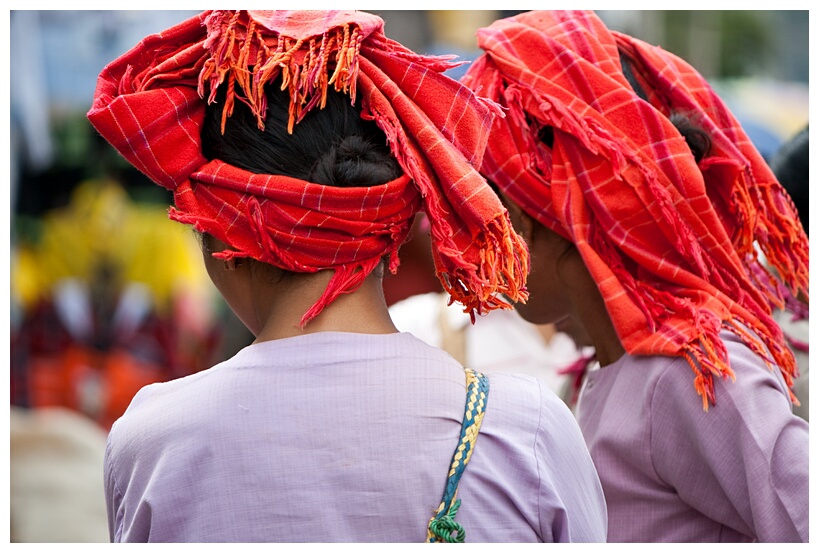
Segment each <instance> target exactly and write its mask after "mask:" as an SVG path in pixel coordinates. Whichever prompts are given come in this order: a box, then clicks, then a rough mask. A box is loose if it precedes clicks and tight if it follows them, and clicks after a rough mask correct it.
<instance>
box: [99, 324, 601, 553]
mask: <svg viewBox="0 0 819 553" xmlns="http://www.w3.org/2000/svg"><path fill="white" fill-rule="evenodd" d="M489 382H490V389H489V390H490V391H489V396H488V400H487V409H486V414H485V416H484V419H483V424H482V426H481V432H480V434H479V435H478V439H477V442H476V444H475V450H474V453H473V455H472V457H471V460H470V462H469V465H468V466H467V469H466V471H465V473H464V475H463V477H462V478H461V482H460V487H459V490H458V497H459V498H460V499H461V501H462V504H461V508H460V510H459V511H458V513H457V517H456V520H457V521H458V522H460V523H461V524H462V525H463V526H464V528H465V530H466V541H467V542H536V541H558V542H566V541H592V542H602V541H604V540H605V531H606V509H605V503H604V500H603V495H602V490H601V488H600V484H599V480H598V478H597V475H596V473H595V470H594V466H593V464H592V462H591V459H590V457H589V454H588V451H587V450H586V447H585V445H584V443H583V438H582V436H581V435H580V431H579V429H578V427H577V422H576V421H575V420H574V418H573V416H572V414H571V413H570V412H569V410H568V409H567V408H566V406H565V405H564V404H563V403H562V402H561V401H560V399H558V398H557V396H555V395H554V394H553V393H551V392H550V391H548V390H547V389H546V387H545V386H544V385H543V384H542V383H540V382H539V381H537V380H536V379H534V378H532V377H528V376H519V375H510V374H492V375H489ZM465 400H466V382H465V376H464V370H463V368H462V367H461V366H460V365H459V364H458V363H456V362H455V361H454V360H453V359H452V358H451V357H449V356H448V355H447V354H446V353H444V352H442V351H441V350H439V349H436V348H433V347H431V346H429V345H427V344H425V343H423V342H421V341H420V340H418V339H417V338H415V337H413V336H412V335H410V334H408V333H398V334H387V335H366V334H353V333H344V332H321V333H313V334H307V335H302V336H298V337H294V338H286V339H282V340H274V341H269V342H263V343H259V344H253V345H251V346H248V347H246V348H245V349H243V350H241V351H240V352H239V353H238V354H237V355H236V356H234V357H233V358H232V359H229V360H227V361H225V362H223V363H221V364H219V365H216V366H215V367H213V368H211V369H208V370H206V371H203V372H200V373H197V374H194V375H190V376H186V377H184V378H181V379H178V380H174V381H170V382H166V383H161V384H155V385H151V386H148V387H146V388H144V389H143V390H142V391H140V392H139V394H137V396H136V397H135V398H134V400H133V402H132V404H131V406H130V407H129V409H128V411H127V412H126V413H125V415H124V416H123V417H122V418H121V419H120V420H118V421H117V422H116V424H115V425H114V427H113V428H112V430H111V433H110V435H109V438H108V445H107V450H106V456H105V487H106V501H107V506H108V515H109V524H110V531H111V539H112V541H117V542H133V541H139V542H142V541H151V542H182V541H197V542H417V543H421V542H423V541H424V539H425V537H426V533H427V526H426V525H427V522H428V521H429V518H430V516H431V515H432V513H434V511H435V508H436V507H437V506H438V503H439V502H440V501H441V497H442V495H443V491H444V486H445V483H446V478H447V474H448V472H449V464H450V462H451V458H452V454H453V452H454V450H455V447H456V445H457V444H458V441H459V440H458V438H459V433H460V428H461V421H462V418H463V413H464V404H465Z"/></svg>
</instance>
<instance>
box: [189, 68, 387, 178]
mask: <svg viewBox="0 0 819 553" xmlns="http://www.w3.org/2000/svg"><path fill="white" fill-rule="evenodd" d="M280 83H281V81H280V80H278V81H277V82H271V83H268V85H267V88H266V91H265V94H266V96H267V114H266V119H265V128H264V131H261V130H259V128H258V126H257V124H256V117H255V116H254V115H253V113H252V112H251V110H250V108H249V107H248V106H247V105H246V104H245V103H244V102H242V101H240V100H239V99H238V98H237V99H236V102H235V103H234V110H233V114H232V115H231V116H230V117H228V118H227V121H226V123H225V132H224V135H223V134H222V132H221V121H222V109H223V106H224V103H225V102H224V100H225V87H224V86H222V87H220V89H219V90H218V91H217V98H216V102H215V103H213V104H209V105H208V106H207V109H206V112H205V122H204V124H203V126H202V133H201V136H202V152H203V154H204V155H205V157H206V158H207V159H209V160H212V159H220V160H222V161H224V162H225V163H229V164H230V165H233V166H235V167H239V168H241V169H244V170H246V171H250V172H252V173H259V174H270V175H285V176H288V177H294V178H298V179H302V180H306V181H309V182H314V183H317V184H325V185H330V186H339V187H350V186H373V185H377V184H383V183H386V182H389V181H391V180H394V179H395V178H397V177H399V176H400V175H401V173H402V170H401V167H400V166H399V165H398V162H397V161H396V160H395V158H394V157H393V156H392V154H391V153H390V150H389V148H388V146H387V140H386V136H385V134H384V132H383V131H382V130H381V129H380V128H378V126H377V125H376V124H375V123H374V122H373V121H367V120H364V119H362V118H361V113H360V107H359V106H358V105H353V104H352V103H351V101H350V97H349V96H347V95H346V94H344V93H342V92H336V91H335V90H333V89H332V88H330V89H328V90H327V103H326V106H325V107H324V109H319V108H318V107H316V108H314V109H313V110H312V111H311V112H310V113H308V114H307V115H306V116H305V117H304V119H303V120H302V121H300V122H299V123H298V124H296V125H295V126H294V128H293V134H288V132H287V122H288V117H289V107H290V97H289V95H288V93H287V91H282V90H280V86H279V85H280Z"/></svg>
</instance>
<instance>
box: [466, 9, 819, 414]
mask: <svg viewBox="0 0 819 553" xmlns="http://www.w3.org/2000/svg"><path fill="white" fill-rule="evenodd" d="M478 43H479V45H480V47H481V48H482V49H483V50H484V51H485V53H484V54H483V55H482V56H481V57H480V58H479V59H478V60H476V61H475V63H473V64H472V66H471V67H470V69H469V71H468V73H467V75H466V76H465V77H464V78H463V79H462V82H464V83H465V84H467V85H468V86H469V87H470V88H472V89H473V90H475V91H477V92H478V93H479V94H480V95H482V96H485V97H487V98H489V99H491V100H494V101H497V102H499V103H500V104H501V105H502V106H504V107H505V108H506V109H507V110H508V113H507V116H506V118H503V119H501V118H498V119H496V120H495V122H494V123H493V127H492V132H491V136H490V142H489V145H488V147H487V151H486V154H485V157H484V163H483V166H482V172H483V173H484V174H485V175H486V176H487V178H488V179H489V180H490V181H493V182H495V183H496V184H497V185H498V186H499V188H500V189H501V190H503V192H504V193H505V194H507V195H508V196H509V197H510V198H511V199H512V200H513V201H515V202H516V203H517V204H519V205H520V206H521V207H522V208H523V209H524V210H525V211H526V212H527V213H528V214H529V215H531V216H532V217H534V218H535V219H536V220H538V221H539V222H540V223H542V224H543V225H545V226H546V227H548V228H549V229H551V230H553V231H555V232H557V233H558V234H560V235H562V236H563V237H565V238H567V239H568V240H570V241H571V242H573V243H574V244H575V246H576V247H577V249H578V251H579V252H580V254H581V255H582V257H583V260H584V261H585V264H586V266H587V267H588V269H589V272H590V273H591V276H592V277H593V278H594V280H595V282H596V283H597V286H598V288H599V290H600V292H601V294H602V296H603V299H604V300H605V303H606V306H607V309H608V312H609V315H610V316H611V319H612V321H613V323H614V326H615V328H616V330H617V333H618V335H619V337H620V340H621V342H622V343H623V346H624V347H625V349H626V350H627V351H628V352H629V353H632V354H640V355H669V356H683V357H685V358H686V359H687V360H688V361H689V363H690V365H691V367H692V369H693V370H694V373H695V381H694V383H695V388H696V390H697V392H698V393H699V394H700V395H701V396H702V400H703V407H704V409H706V410H707V409H708V405H709V403H711V404H713V403H715V397H714V383H713V377H715V376H716V377H726V378H727V377H731V378H733V376H734V375H733V372H732V370H731V368H730V365H729V362H728V359H727V354H726V351H725V347H724V344H723V343H722V341H721V340H720V338H719V332H720V329H721V328H723V327H725V328H729V329H730V330H732V331H733V332H735V333H737V334H738V335H739V336H741V337H742V339H743V341H744V342H745V343H746V344H748V346H749V347H750V348H751V349H752V350H753V351H754V352H756V353H757V354H758V355H760V356H761V357H762V358H763V359H765V361H766V362H767V363H768V364H769V366H771V367H773V366H774V365H776V366H778V367H779V370H780V371H781V372H782V374H783V376H784V378H785V380H786V382H787V383H788V385H791V384H792V378H793V376H794V375H795V374H796V371H797V369H796V365H795V361H794V357H793V354H792V352H791V351H790V349H788V347H787V346H786V344H785V341H784V339H783V336H782V331H781V330H780V328H779V327H778V326H777V325H776V323H775V322H774V320H773V319H772V318H771V307H772V306H773V305H776V306H781V305H782V304H783V301H784V298H783V296H782V290H783V288H780V286H779V282H778V281H777V278H776V277H775V276H774V275H772V274H770V273H769V272H768V271H767V270H766V268H765V267H764V265H763V263H762V261H761V260H760V258H759V257H758V255H757V250H756V249H755V244H756V245H758V246H759V248H760V249H761V250H762V252H763V253H764V255H765V257H766V258H767V260H768V262H769V263H770V264H771V265H772V266H773V267H774V268H775V270H776V273H778V276H779V277H781V278H782V280H783V281H784V282H785V284H787V286H788V288H789V289H790V292H791V293H793V294H796V293H797V292H798V291H799V290H800V289H801V290H802V291H804V293H805V294H806V295H807V290H808V241H807V237H806V235H805V232H804V230H803V229H802V227H801V224H800V222H799V218H798V217H797V215H796V211H795V208H794V206H793V203H792V202H791V200H790V198H789V197H788V196H787V194H786V193H785V192H784V191H783V189H782V187H781V186H780V185H779V183H778V182H777V180H776V178H775V177H774V175H773V173H772V172H771V171H770V169H769V168H768V166H767V165H766V163H765V161H764V160H763V158H762V157H761V156H760V154H759V153H758V152H757V150H756V149H755V148H754V146H753V145H752V144H751V141H750V140H749V139H748V137H747V135H746V134H745V132H743V130H742V128H741V126H740V124H739V123H738V122H737V120H736V119H735V118H734V116H733V115H732V114H731V113H730V111H729V110H728V109H727V107H726V106H725V105H724V103H723V102H722V100H721V99H720V98H719V97H717V95H716V94H715V93H714V91H713V90H712V89H711V87H710V86H709V85H708V83H707V82H706V81H705V79H703V77H702V76H701V75H700V74H699V73H697V72H696V71H695V70H694V69H693V68H692V67H691V66H690V65H689V64H688V63H686V62H685V61H684V60H682V59H680V58H679V57H677V56H675V55H673V54H671V53H669V52H666V51H664V50H662V49H661V48H658V47H655V46H651V45H649V44H646V43H645V42H642V41H640V40H637V39H634V38H632V37H629V36H626V35H624V34H621V33H617V32H614V31H610V30H609V29H607V28H606V27H605V25H604V24H603V22H602V21H601V20H600V19H599V18H598V17H597V16H596V15H595V14H594V12H592V11H543V12H529V13H525V14H521V15H518V16H515V17H512V18H509V19H504V20H499V21H496V22H495V23H494V24H492V25H491V26H489V27H488V28H485V29H480V30H479V31H478ZM621 53H622V54H623V55H624V56H625V57H626V58H627V59H629V60H630V61H631V65H632V66H633V71H634V73H635V75H636V77H637V80H638V82H639V83H640V85H641V87H642V88H643V89H644V90H645V91H646V93H647V95H648V101H644V100H642V99H640V98H639V97H638V95H637V94H636V93H635V92H634V90H633V89H632V88H631V86H630V85H629V83H628V81H627V80H626V77H625V76H624V74H623V68H622V66H621V62H620V55H621ZM672 111H676V112H682V113H683V114H685V115H687V116H689V117H690V118H691V119H692V120H693V123H694V124H695V125H697V126H698V127H700V128H701V129H703V130H704V131H705V132H706V133H707V134H708V135H710V137H711V148H710V153H709V154H708V155H707V156H706V157H704V158H703V159H702V160H701V161H700V162H699V163H697V161H695V158H694V156H693V155H692V153H691V150H690V148H689V147H688V145H687V144H686V141H685V139H684V138H683V136H682V135H681V134H680V132H679V131H678V130H677V129H676V128H675V126H674V125H673V124H672V123H671V122H670V120H669V116H670V114H671V112H672ZM547 127H550V130H545V129H546V128H547ZM548 132H551V133H552V134H553V143H552V146H551V147H549V146H547V145H546V144H545V143H544V141H543V140H541V139H540V137H541V136H543V135H544V133H548ZM749 330H750V332H749ZM792 398H793V396H792ZM793 399H795V398H793Z"/></svg>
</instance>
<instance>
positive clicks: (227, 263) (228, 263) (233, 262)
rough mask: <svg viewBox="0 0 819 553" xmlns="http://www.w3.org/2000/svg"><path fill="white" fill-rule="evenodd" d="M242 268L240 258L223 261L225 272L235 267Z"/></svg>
mask: <svg viewBox="0 0 819 553" xmlns="http://www.w3.org/2000/svg"><path fill="white" fill-rule="evenodd" d="M241 266H242V260H241V259H240V258H236V257H231V258H230V259H225V270H226V271H233V270H235V269H236V267H241Z"/></svg>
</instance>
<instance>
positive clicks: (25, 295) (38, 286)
mask: <svg viewBox="0 0 819 553" xmlns="http://www.w3.org/2000/svg"><path fill="white" fill-rule="evenodd" d="M12 255H13V256H14V257H13V262H12V264H11V297H12V301H14V302H16V303H17V304H18V305H19V306H20V307H21V308H22V309H23V311H28V310H29V309H31V308H32V307H33V306H34V304H35V303H37V300H38V299H40V297H41V294H42V290H43V282H42V280H43V279H42V276H43V272H42V269H41V267H40V266H39V264H38V261H37V253H36V252H35V251H34V249H33V248H32V247H31V246H28V245H20V246H18V247H17V248H16V250H15V251H14V252H13V253H12Z"/></svg>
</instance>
